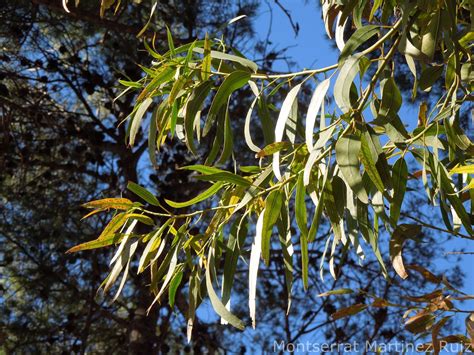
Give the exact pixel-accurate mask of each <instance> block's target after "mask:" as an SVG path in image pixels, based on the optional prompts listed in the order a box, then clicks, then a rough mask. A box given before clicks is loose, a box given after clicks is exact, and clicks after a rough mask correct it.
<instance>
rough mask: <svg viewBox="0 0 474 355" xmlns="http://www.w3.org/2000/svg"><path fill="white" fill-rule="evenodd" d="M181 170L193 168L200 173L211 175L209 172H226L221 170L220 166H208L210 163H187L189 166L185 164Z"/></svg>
mask: <svg viewBox="0 0 474 355" xmlns="http://www.w3.org/2000/svg"><path fill="white" fill-rule="evenodd" d="M180 169H181V170H192V171H197V172H198V173H201V174H206V175H209V174H217V173H222V172H224V171H225V170H221V169H219V168H215V167H213V166H208V165H199V164H197V165H187V166H183V167H181V168H180Z"/></svg>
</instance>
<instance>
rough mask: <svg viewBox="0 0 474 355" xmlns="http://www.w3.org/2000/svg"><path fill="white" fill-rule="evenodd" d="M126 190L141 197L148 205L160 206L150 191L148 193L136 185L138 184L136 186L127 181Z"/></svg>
mask: <svg viewBox="0 0 474 355" xmlns="http://www.w3.org/2000/svg"><path fill="white" fill-rule="evenodd" d="M127 189H129V190H130V191H132V192H133V193H134V194H135V195H137V196H139V197H141V198H142V199H143V200H145V201H146V202H148V203H149V204H150V205H153V206H160V202H159V201H158V199H157V198H156V197H155V195H153V194H152V193H151V192H150V191H148V190H147V189H145V188H144V187H142V186H140V185H138V184H136V183H134V182H132V181H129V182H128V184H127Z"/></svg>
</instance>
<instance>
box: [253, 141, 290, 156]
mask: <svg viewBox="0 0 474 355" xmlns="http://www.w3.org/2000/svg"><path fill="white" fill-rule="evenodd" d="M290 147H291V143H290V142H286V141H285V142H275V143H271V144H269V145H267V146H266V147H265V148H263V149H262V150H260V151H259V152H258V153H257V157H258V158H263V157H266V156H269V155H273V154H275V153H276V152H279V151H281V150H283V149H288V148H290Z"/></svg>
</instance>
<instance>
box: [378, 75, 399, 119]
mask: <svg viewBox="0 0 474 355" xmlns="http://www.w3.org/2000/svg"><path fill="white" fill-rule="evenodd" d="M401 106H402V95H401V93H400V90H399V89H398V86H397V84H396V83H395V79H394V78H393V77H390V78H388V79H387V81H386V83H385V85H384V86H383V91H382V102H381V104H380V109H379V112H378V117H377V118H378V119H379V120H382V121H383V120H387V119H391V118H392V117H393V116H395V115H396V114H397V112H398V110H400V107H401Z"/></svg>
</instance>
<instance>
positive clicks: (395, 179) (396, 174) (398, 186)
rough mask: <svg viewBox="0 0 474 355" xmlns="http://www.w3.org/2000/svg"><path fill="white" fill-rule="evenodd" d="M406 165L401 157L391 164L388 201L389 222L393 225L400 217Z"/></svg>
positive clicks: (405, 186)
mask: <svg viewBox="0 0 474 355" xmlns="http://www.w3.org/2000/svg"><path fill="white" fill-rule="evenodd" d="M407 179H408V167H407V163H406V162H405V159H403V157H401V158H400V159H398V160H397V161H396V162H395V164H394V165H393V173H392V185H393V199H392V202H391V203H390V222H391V223H392V225H393V226H395V225H396V224H397V222H398V218H399V217H400V210H401V208H402V204H403V198H404V196H405V191H406V189H407Z"/></svg>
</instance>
